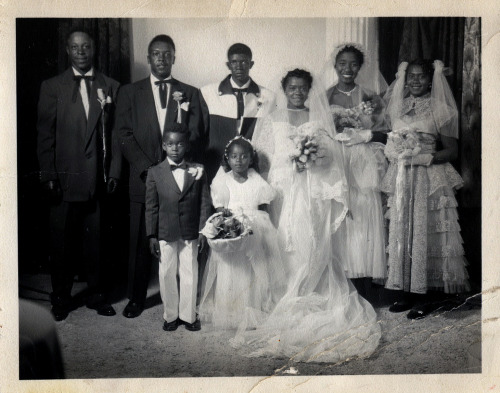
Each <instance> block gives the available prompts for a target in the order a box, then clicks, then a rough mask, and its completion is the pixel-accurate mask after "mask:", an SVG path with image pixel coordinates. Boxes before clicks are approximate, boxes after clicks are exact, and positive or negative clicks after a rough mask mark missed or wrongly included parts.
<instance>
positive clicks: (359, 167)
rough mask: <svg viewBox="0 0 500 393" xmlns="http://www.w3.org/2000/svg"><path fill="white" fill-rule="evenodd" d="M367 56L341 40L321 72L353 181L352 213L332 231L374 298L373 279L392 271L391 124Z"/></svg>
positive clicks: (338, 249) (351, 270) (338, 253)
mask: <svg viewBox="0 0 500 393" xmlns="http://www.w3.org/2000/svg"><path fill="white" fill-rule="evenodd" d="M367 62H368V56H367V55H366V51H365V50H364V48H363V47H362V46H360V45H359V44H357V43H345V44H341V45H338V46H337V47H336V48H335V50H334V52H333V53H332V55H331V58H330V61H329V62H328V63H327V65H326V66H325V68H324V71H323V74H322V75H323V80H324V82H325V84H326V86H327V87H328V90H327V93H326V94H327V98H328V103H329V105H330V110H331V112H332V115H333V119H334V122H335V127H336V131H337V136H336V139H337V140H339V141H341V143H342V152H341V154H342V157H343V159H344V168H345V174H346V180H347V185H348V189H347V204H348V206H349V214H348V217H347V218H346V219H345V220H344V222H343V223H342V225H341V227H340V228H339V230H338V231H337V233H336V234H335V235H334V236H333V243H334V244H333V249H334V253H335V257H336V258H337V259H338V260H340V261H342V263H343V264H344V268H345V270H346V273H347V276H348V277H349V278H350V279H351V281H352V282H353V284H354V285H355V287H356V289H357V290H358V292H359V293H360V295H361V296H363V297H365V298H367V299H369V298H370V297H371V296H370V295H371V291H370V289H371V287H372V280H373V281H374V282H376V283H377V284H382V285H383V284H384V283H385V279H386V277H387V268H386V265H387V256H386V252H385V246H386V236H385V233H386V228H385V225H384V215H383V210H382V199H381V192H380V183H381V182H382V179H383V176H384V174H385V171H386V169H387V160H386V159H385V157H384V143H385V141H386V139H387V132H388V128H389V127H388V125H387V123H386V122H385V119H384V114H385V102H384V100H383V99H382V98H381V97H380V96H379V94H378V93H380V92H381V91H385V89H386V88H387V84H386V82H385V80H384V78H383V77H382V76H381V75H380V73H379V72H378V70H376V71H373V72H371V71H370V70H369V67H368V66H369V65H368V64H366V63H367ZM369 87H370V88H369ZM372 89H373V90H372Z"/></svg>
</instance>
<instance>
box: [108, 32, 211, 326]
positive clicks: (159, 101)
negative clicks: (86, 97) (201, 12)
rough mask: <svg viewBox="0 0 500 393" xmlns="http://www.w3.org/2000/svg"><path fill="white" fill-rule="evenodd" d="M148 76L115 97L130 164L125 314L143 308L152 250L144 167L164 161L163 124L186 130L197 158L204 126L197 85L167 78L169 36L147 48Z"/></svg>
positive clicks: (124, 150) (172, 46) (122, 144)
mask: <svg viewBox="0 0 500 393" xmlns="http://www.w3.org/2000/svg"><path fill="white" fill-rule="evenodd" d="M147 60H148V64H149V66H150V69H151V74H150V76H149V77H147V78H145V79H142V80H140V81H138V82H135V83H132V84H130V85H127V86H124V87H123V88H122V89H121V90H120V95H119V97H118V106H117V116H116V127H115V130H116V135H118V137H119V144H120V147H121V151H122V153H123V156H124V157H125V159H126V160H127V161H128V162H129V164H130V177H129V197H130V248H129V274H128V297H129V299H130V301H129V303H128V304H127V306H126V307H125V309H124V311H123V315H124V316H125V317H127V318H135V317H137V316H139V315H140V314H141V313H142V311H143V309H144V302H145V300H146V295H147V289H148V283H149V277H150V272H151V263H152V260H151V254H150V253H149V241H148V238H147V236H146V226H145V221H144V218H145V205H144V204H145V193H146V187H145V180H146V177H147V173H148V170H149V169H150V168H152V167H153V166H155V165H157V164H159V163H160V162H161V161H163V159H164V152H163V150H162V143H161V141H162V134H163V131H164V129H165V125H166V124H168V123H182V124H185V125H187V127H188V128H189V131H190V134H191V139H190V145H191V147H192V149H191V152H190V153H191V157H192V158H193V159H194V160H195V161H198V162H199V153H200V152H201V151H202V148H201V147H202V145H201V143H200V135H201V131H202V130H203V123H202V117H201V109H200V101H199V93H198V89H196V88H194V87H193V86H190V85H187V84H185V83H182V82H180V81H178V80H176V79H174V78H172V76H171V70H172V65H173V64H174V62H175V44H174V41H173V40H172V38H171V37H169V36H167V35H158V36H156V37H154V38H153V39H152V40H151V42H150V43H149V46H148V55H147Z"/></svg>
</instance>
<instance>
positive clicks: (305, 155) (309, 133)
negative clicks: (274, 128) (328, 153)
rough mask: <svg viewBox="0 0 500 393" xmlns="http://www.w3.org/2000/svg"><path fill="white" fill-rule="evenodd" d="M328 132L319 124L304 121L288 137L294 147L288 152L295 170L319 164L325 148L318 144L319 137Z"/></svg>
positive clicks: (323, 156)
mask: <svg viewBox="0 0 500 393" xmlns="http://www.w3.org/2000/svg"><path fill="white" fill-rule="evenodd" d="M326 135H328V133H327V132H326V130H325V129H323V128H321V126H320V125H319V124H314V123H305V124H303V125H302V126H300V127H299V128H297V133H296V134H295V135H292V136H290V137H289V138H290V139H291V140H292V141H293V144H294V149H293V151H292V152H291V153H290V154H289V157H290V159H291V160H292V162H293V167H294V169H295V170H296V171H298V172H301V171H303V170H304V169H309V168H310V167H311V166H312V165H321V164H322V162H323V160H324V158H325V149H323V148H322V147H321V146H320V143H319V139H321V137H322V136H326Z"/></svg>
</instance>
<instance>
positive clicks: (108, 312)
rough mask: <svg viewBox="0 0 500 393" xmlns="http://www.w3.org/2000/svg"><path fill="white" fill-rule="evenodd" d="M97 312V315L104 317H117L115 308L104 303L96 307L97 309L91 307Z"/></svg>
mask: <svg viewBox="0 0 500 393" xmlns="http://www.w3.org/2000/svg"><path fill="white" fill-rule="evenodd" d="M89 308H92V309H94V310H96V311H97V314H99V315H103V316H105V317H112V316H113V315H116V311H115V309H114V308H113V306H112V305H111V304H109V303H102V304H99V305H96V306H95V307H89Z"/></svg>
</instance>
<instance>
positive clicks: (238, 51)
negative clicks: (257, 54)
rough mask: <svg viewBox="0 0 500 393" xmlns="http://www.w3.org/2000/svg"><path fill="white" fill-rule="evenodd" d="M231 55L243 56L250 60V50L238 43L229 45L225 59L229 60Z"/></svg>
mask: <svg viewBox="0 0 500 393" xmlns="http://www.w3.org/2000/svg"><path fill="white" fill-rule="evenodd" d="M232 55H245V56H248V57H249V58H250V60H252V50H251V49H250V48H249V47H248V46H246V45H245V44H242V43H240V42H238V43H236V44H233V45H231V46H230V47H229V49H228V50H227V58H228V59H229V58H230V57H231V56H232Z"/></svg>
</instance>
